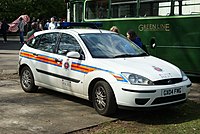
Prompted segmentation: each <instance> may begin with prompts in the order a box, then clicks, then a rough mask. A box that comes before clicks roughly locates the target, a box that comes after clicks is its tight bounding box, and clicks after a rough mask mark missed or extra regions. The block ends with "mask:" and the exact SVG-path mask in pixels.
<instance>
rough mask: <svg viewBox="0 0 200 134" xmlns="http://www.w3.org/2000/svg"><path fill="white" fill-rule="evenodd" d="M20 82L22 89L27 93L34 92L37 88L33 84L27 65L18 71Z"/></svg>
mask: <svg viewBox="0 0 200 134" xmlns="http://www.w3.org/2000/svg"><path fill="white" fill-rule="evenodd" d="M20 84H21V87H22V89H23V90H24V91H25V92H28V93H32V92H36V91H37V89H38V87H37V86H35V83H34V77H33V74H32V72H31V69H30V68H29V67H27V66H25V67H23V68H22V70H21V72H20Z"/></svg>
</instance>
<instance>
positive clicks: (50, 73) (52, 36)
mask: <svg viewBox="0 0 200 134" xmlns="http://www.w3.org/2000/svg"><path fill="white" fill-rule="evenodd" d="M59 35H60V34H59V33H45V34H43V35H41V37H40V40H39V41H38V42H37V43H36V44H35V46H34V48H35V50H34V51H33V52H32V54H33V55H34V60H33V62H34V66H35V71H36V78H37V81H38V82H40V83H42V84H47V85H50V86H55V87H57V86H58V79H57V78H56V77H54V75H55V74H56V71H57V70H58V69H60V68H62V62H59V61H58V59H59V56H58V55H57V54H56V53H55V52H56V47H57V42H58V39H59Z"/></svg>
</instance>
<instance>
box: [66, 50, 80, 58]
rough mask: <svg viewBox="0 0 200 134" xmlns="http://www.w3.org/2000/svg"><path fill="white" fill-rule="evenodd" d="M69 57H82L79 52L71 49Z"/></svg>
mask: <svg viewBox="0 0 200 134" xmlns="http://www.w3.org/2000/svg"><path fill="white" fill-rule="evenodd" d="M67 57H68V58H75V59H80V57H81V55H80V54H79V53H78V52H75V51H71V52H68V53H67Z"/></svg>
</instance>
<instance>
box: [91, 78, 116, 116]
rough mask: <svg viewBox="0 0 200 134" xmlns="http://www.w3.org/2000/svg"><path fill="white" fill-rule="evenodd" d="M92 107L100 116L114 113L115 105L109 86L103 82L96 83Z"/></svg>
mask: <svg viewBox="0 0 200 134" xmlns="http://www.w3.org/2000/svg"><path fill="white" fill-rule="evenodd" d="M92 95H93V96H92V98H93V106H94V108H95V110H96V111H97V112H98V113H99V114H101V115H110V114H113V113H115V112H116V109H117V104H116V100H115V96H114V93H113V90H112V88H111V87H110V85H109V84H108V83H107V82H105V81H98V82H97V83H96V84H95V86H94V90H93V94H92Z"/></svg>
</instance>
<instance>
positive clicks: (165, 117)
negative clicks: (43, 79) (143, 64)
mask: <svg viewBox="0 0 200 134" xmlns="http://www.w3.org/2000/svg"><path fill="white" fill-rule="evenodd" d="M39 93H45V94H48V95H51V96H54V97H58V98H63V99H66V100H68V101H73V102H75V103H79V104H81V105H85V106H88V107H93V106H92V103H91V102H90V101H87V100H84V99H81V98H78V97H74V96H71V95H67V94H63V93H60V92H56V91H52V90H49V89H45V88H42V89H40V90H39ZM109 117H110V118H115V119H119V120H124V121H136V122H138V123H144V124H151V125H158V124H159V125H161V124H177V123H183V122H188V121H192V120H196V119H200V103H197V102H194V101H192V100H188V101H187V102H185V103H184V104H181V105H178V106H171V107H164V108H156V109H134V110H124V109H119V110H118V111H117V112H116V113H115V114H113V115H111V116H109Z"/></svg>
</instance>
